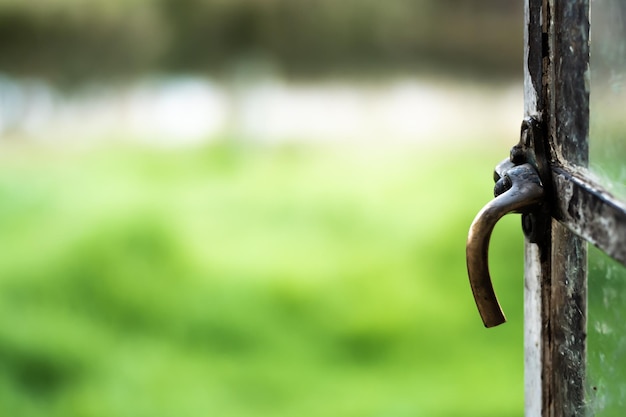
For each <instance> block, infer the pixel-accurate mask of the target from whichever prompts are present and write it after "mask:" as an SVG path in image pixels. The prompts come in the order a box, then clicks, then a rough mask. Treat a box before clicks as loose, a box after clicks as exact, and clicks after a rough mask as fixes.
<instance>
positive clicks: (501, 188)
mask: <svg viewBox="0 0 626 417" xmlns="http://www.w3.org/2000/svg"><path fill="white" fill-rule="evenodd" d="M495 176H496V180H497V183H496V186H495V190H494V192H495V195H496V198H494V199H493V200H491V201H490V202H489V203H488V204H487V205H486V206H485V207H483V209H482V210H481V211H480V212H479V213H478V214H477V215H476V218H475V219H474V221H473V222H472V225H471V226H470V230H469V235H468V237H467V246H466V255H467V272H468V275H469V280H470V285H471V286H472V292H473V293H474V300H475V301H476V306H477V307H478V312H479V313H480V316H481V318H482V319H483V323H484V324H485V327H493V326H497V325H499V324H502V323H504V322H505V321H506V318H505V316H504V313H503V312H502V308H501V307H500V303H499V302H498V299H497V297H496V294H495V292H494V290H493V284H492V283H491V276H490V275H489V263H488V251H489V239H490V238H491V232H492V231H493V228H494V226H495V225H496V223H497V222H498V220H500V219H501V218H502V217H503V216H504V215H505V214H508V213H526V212H528V211H530V210H532V209H533V207H535V206H537V205H538V204H539V203H540V202H541V201H542V200H543V196H544V190H543V186H542V184H541V180H540V179H539V174H538V173H537V171H536V170H535V168H534V167H533V166H532V165H531V164H528V163H525V164H522V165H514V164H513V163H512V162H511V161H509V160H508V159H507V160H504V161H502V162H501V163H500V164H499V165H498V166H497V167H496V173H495Z"/></svg>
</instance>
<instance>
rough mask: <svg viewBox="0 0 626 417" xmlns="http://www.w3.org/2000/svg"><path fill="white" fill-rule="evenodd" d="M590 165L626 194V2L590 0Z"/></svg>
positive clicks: (610, 185) (612, 187) (613, 188)
mask: <svg viewBox="0 0 626 417" xmlns="http://www.w3.org/2000/svg"><path fill="white" fill-rule="evenodd" d="M590 61H591V65H590V66H591V89H590V94H591V96H590V103H589V107H590V135H589V137H590V166H591V169H592V171H593V172H594V173H595V174H596V175H598V176H599V177H600V178H601V179H602V182H603V183H604V185H605V186H606V187H607V188H608V189H609V190H611V191H613V192H614V193H615V194H617V195H618V196H620V197H626V164H625V163H624V161H625V160H626V2H625V1H623V0H591V59H590Z"/></svg>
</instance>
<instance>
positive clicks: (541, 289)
mask: <svg viewBox="0 0 626 417" xmlns="http://www.w3.org/2000/svg"><path fill="white" fill-rule="evenodd" d="M589 1H590V0H525V30H524V40H525V53H524V63H525V65H524V113H525V116H526V117H530V116H532V117H534V118H536V119H538V120H539V121H540V122H541V126H542V130H543V132H542V135H541V138H540V140H539V141H538V143H539V145H538V146H543V147H544V149H545V150H546V153H547V155H548V158H549V166H550V171H551V179H550V181H547V184H544V187H546V191H547V195H548V196H549V203H548V204H549V213H548V214H547V215H548V216H550V219H547V224H549V225H550V226H549V230H548V232H547V233H546V234H545V236H543V237H542V238H541V239H540V240H539V241H538V243H530V242H529V241H528V240H526V243H525V277H524V280H525V293H524V316H525V319H524V378H525V413H526V416H527V417H536V416H542V417H560V416H563V417H565V416H567V417H571V416H583V415H586V407H585V376H586V367H585V365H586V325H587V242H591V243H593V244H594V245H596V246H597V247H598V248H600V249H601V250H603V251H604V252H606V253H607V254H608V255H610V256H611V257H613V258H614V259H616V260H618V261H619V262H621V263H622V264H625V265H626V204H624V202H622V201H620V200H618V199H616V198H615V197H613V196H612V195H611V194H610V193H609V192H607V191H605V190H604V189H603V188H602V187H601V186H600V185H599V184H597V183H595V182H594V181H592V180H591V178H590V176H589V175H588V173H587V171H586V168H587V165H588V159H589V157H588V155H589V145H588V143H589V142H588V137H589V84H590V83H589V29H590V21H589V20H590V13H589V10H590V3H589Z"/></svg>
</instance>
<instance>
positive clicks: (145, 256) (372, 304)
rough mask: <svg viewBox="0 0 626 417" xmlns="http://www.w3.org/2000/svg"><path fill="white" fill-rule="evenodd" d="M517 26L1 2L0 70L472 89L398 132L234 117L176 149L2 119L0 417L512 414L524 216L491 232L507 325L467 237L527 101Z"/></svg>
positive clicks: (73, 84) (436, 6)
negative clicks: (488, 301)
mask: <svg viewBox="0 0 626 417" xmlns="http://www.w3.org/2000/svg"><path fill="white" fill-rule="evenodd" d="M522 19H523V18H522V4H521V2H516V1H515V2H514V1H501V0H498V1H495V0H483V1H478V0H446V1H441V0H440V1H435V0H420V1H416V0H393V1H385V2H381V1H374V0H359V1H357V0H349V1H348V0H346V1H332V0H264V1H252V0H211V1H209V0H207V1H201V0H184V1H183V0H132V1H130V0H125V1H122V0H117V1H111V0H97V1H96V0H90V1H80V0H54V1H52V0H48V1H35V0H29V1H23V0H0V73H1V74H0V75H2V76H3V77H4V78H3V80H5V82H6V83H8V84H9V85H12V84H11V83H18V84H19V83H20V82H32V81H33V80H36V81H37V83H43V84H44V85H47V86H50V87H49V88H54V89H58V90H59V91H62V92H64V93H63V94H69V95H70V96H62V97H73V96H71V94H79V95H81V96H85V95H88V94H89V92H90V91H92V92H93V91H96V90H97V89H99V90H97V91H101V90H103V89H104V90H107V89H109V88H110V89H115V88H118V87H119V85H121V84H123V85H132V84H133V83H135V82H137V81H138V80H139V81H140V80H142V79H145V77H154V76H157V77H161V78H164V79H169V78H176V77H180V76H189V74H193V76H194V77H206V78H207V79H211V80H213V82H215V83H216V84H218V85H221V83H228V82H230V81H229V80H231V79H232V78H233V77H235V78H236V77H237V74H240V73H242V72H243V73H246V74H247V73H248V72H254V71H259V68H261V70H260V71H263V72H264V74H265V73H267V71H270V72H271V73H272V77H278V78H280V79H282V80H289V82H290V83H296V84H297V83H301V82H306V83H308V84H307V85H313V86H316V85H326V84H325V83H327V82H328V80H332V82H333V83H335V85H344V83H348V84H350V83H354V82H355V80H358V83H360V84H359V85H370V84H375V85H381V84H382V85H385V83H388V82H391V81H393V80H395V79H397V78H398V77H416V78H418V79H429V77H431V78H432V77H437V78H436V79H437V80H438V81H437V83H438V85H444V86H448V87H446V88H448V89H449V90H454V89H455V88H456V86H458V85H463V88H462V89H461V94H460V95H461V96H462V95H463V94H465V93H464V92H465V91H469V90H471V91H480V92H481V95H478V96H477V97H482V98H481V99H480V100H473V99H469V100H468V101H467V102H468V103H469V105H467V104H466V102H464V101H462V102H460V103H457V102H456V101H455V100H458V99H459V94H457V95H454V94H452V95H445V94H444V95H443V96H436V97H437V98H438V99H441V100H442V102H441V103H439V105H438V106H439V107H436V108H437V109H441V108H444V109H446V108H447V109H449V110H448V111H447V112H445V114H443V115H442V114H439V115H437V119H436V124H435V125H434V126H435V129H434V133H430V134H428V135H427V136H426V137H419V138H415V139H416V140H415V141H412V142H409V143H405V142H401V143H395V144H393V145H386V144H385V141H387V140H388V139H389V138H388V137H385V135H388V136H392V135H393V134H394V133H393V132H385V131H382V132H380V133H381V140H380V143H378V144H377V143H373V144H372V143H371V142H368V144H367V146H365V145H363V146H362V145H360V144H359V141H358V140H357V141H356V142H350V143H334V142H333V141H329V140H324V138H321V137H320V138H319V139H320V140H319V141H316V140H309V141H291V142H289V141H288V142H280V141H279V142H277V143H275V144H268V143H266V142H262V143H259V142H258V141H256V136H255V132H254V131H252V132H250V131H245V134H244V133H242V131H241V129H238V128H237V123H238V121H237V120H238V119H236V118H235V119H234V120H235V121H234V122H233V123H231V125H229V127H228V128H227V129H224V130H222V131H219V132H218V133H216V134H215V135H214V136H213V137H211V138H206V139H207V140H206V141H203V142H200V143H195V144H194V145H193V146H188V145H185V146H167V147H163V146H153V144H151V143H149V141H148V142H146V141H145V140H142V141H135V140H133V137H132V135H131V134H130V133H129V132H125V131H123V129H119V131H116V132H108V131H107V132H102V135H101V136H102V137H101V138H100V140H98V141H95V142H94V141H86V140H84V139H85V138H82V137H80V136H79V137H73V136H72V135H69V137H60V136H59V135H58V134H55V135H53V132H52V131H48V130H46V124H41V125H37V126H38V127H37V128H38V129H39V130H38V132H37V134H36V135H32V131H31V130H29V129H26V128H20V127H19V126H20V124H19V123H14V125H15V126H18V127H17V128H16V127H15V126H13V125H12V126H13V127H11V126H10V127H11V129H9V128H6V129H5V130H4V131H3V132H2V133H3V136H2V137H0V139H1V140H0V231H1V234H0V236H1V237H0V247H1V248H2V250H1V251H0V309H1V312H0V321H1V323H0V415H3V416H42V417H43V416H46V417H48V416H59V417H61V416H62V417H74V416H76V417H92V416H93V417H96V416H107V417H112V416H120V417H121V416H133V417H140V416H146V417H147V416H149V417H161V416H163V417H165V416H213V415H215V416H218V415H219V416H229V417H239V416H242V417H243V416H255V417H256V416H260V417H262V416H268V417H270V416H271V417H280V416H290V417H291V416H299V417H319V416H325V417H405V416H407V417H408V416H413V417H415V416H427V417H437V416H441V417H444V416H445V417H452V416H470V417H471V416H476V417H489V416H494V417H495V416H498V417H502V416H522V415H523V375H522V374H523V352H522V350H523V342H522V292H523V282H522V262H523V261H522V246H523V238H522V234H521V232H520V228H519V224H518V223H519V219H518V218H516V217H515V216H512V217H511V218H505V219H503V220H502V221H501V222H500V224H498V226H497V227H496V230H495V232H494V236H493V238H492V244H491V253H490V257H491V259H490V261H491V269H492V273H493V276H494V277H495V281H496V282H495V286H496V291H497V292H498V295H499V297H500V298H501V302H502V304H503V305H504V306H505V310H506V312H507V316H508V319H509V323H507V324H506V325H504V326H502V327H499V328H495V329H491V330H488V331H487V330H485V329H484V328H483V326H482V323H481V321H480V318H479V316H478V313H477V311H476V308H475V306H474V303H473V299H472V296H471V291H470V288H469V284H468V281H467V277H466V272H465V248H464V246H465V239H466V235H467V230H468V227H469V224H470V223H471V221H472V219H473V217H474V215H475V214H476V213H477V212H478V211H479V210H480V208H481V207H482V206H483V205H484V204H485V203H486V202H487V201H489V200H490V199H491V198H492V180H491V178H492V169H493V166H495V164H496V163H497V162H498V161H499V160H501V159H503V158H505V157H506V156H507V154H508V149H509V147H510V146H512V145H513V144H515V143H516V142H517V138H516V137H515V136H516V134H517V132H518V129H519V125H518V122H517V121H516V122H515V123H514V124H513V125H511V126H510V127H508V128H506V129H504V132H505V133H507V135H504V136H505V137H502V136H500V135H501V134H502V132H503V129H501V128H499V127H498V125H497V122H498V121H497V120H494V117H493V114H495V113H496V112H497V111H498V109H497V108H496V107H497V106H498V104H497V103H500V101H498V100H499V98H498V97H500V96H499V95H498V94H500V93H499V92H501V91H502V89H503V88H504V89H506V88H508V86H510V85H513V86H514V88H515V89H516V91H517V90H519V94H520V95H515V96H514V103H517V104H515V105H514V108H519V118H520V119H521V117H522V108H523V106H522V103H521V101H520V100H518V98H520V97H521V89H522V83H521V81H519V79H520V74H521V68H522V66H521V64H522V50H523V49H522V46H523V42H522ZM494 34H497V35H494ZM268 68H270V69H269V70H268ZM6 80H8V81H6ZM25 80H26V81H25ZM0 81H2V80H0ZM28 85H31V84H28ZM94 86H96V87H94ZM238 88H239V87H238ZM240 88H243V89H245V88H248V84H245V83H244V84H242V85H241V86H240ZM94 89H96V90H94ZM468 89H469V90H468ZM7 91H8V90H7ZM237 91H239V90H237ZM420 91H421V90H420ZM494 91H495V93H494ZM483 93H484V94H483ZM418 94H419V91H418ZM11 97H13V98H15V97H22V96H19V95H17V96H16V95H10V94H8V93H7V94H5V95H4V96H2V91H0V99H3V100H4V102H3V103H4V104H3V105H4V107H2V106H0V111H4V112H5V119H6V120H9V119H8V117H9V116H7V114H9V113H10V111H11V109H13V108H15V106H17V104H16V103H17V101H15V100H14V101H11V100H10V98H11ZM470 97H474V96H473V95H471V96H470ZM1 101H2V100H0V102H1ZM59 101H60V102H63V99H60V100H59ZM515 106H516V107H515ZM472 108H474V109H476V111H475V112H474V113H470V114H472V115H473V116H472V117H468V116H467V114H465V112H466V111H467V112H471V110H472ZM429 109H430V106H429V102H428V99H427V100H425V104H424V105H423V107H419V108H412V109H408V110H409V113H411V112H413V113H414V114H415V117H419V115H420V114H422V113H425V112H427V111H428V110H429ZM187 110H188V109H187V108H185V106H183V109H182V112H183V113H184V112H185V111H187ZM189 110H190V109H189ZM279 113H280V112H279ZM0 115H1V112H0ZM428 117H430V116H428ZM433 117H434V116H433ZM0 120H1V118H0ZM353 122H354V123H357V124H358V123H361V122H362V123H365V122H366V120H365V119H358V118H357V119H356V121H354V120H353ZM7 123H8V122H7ZM71 123H72V124H74V125H76V126H80V125H81V124H83V123H85V122H84V120H82V119H80V118H79V119H75V120H73V121H71ZM317 123H319V124H320V125H323V124H324V123H325V121H324V120H318V121H317ZM232 124H235V126H233V125H232ZM6 126H8V125H6ZM26 126H27V127H28V126H29V125H26ZM447 126H458V132H460V133H458V134H457V135H456V136H453V137H450V135H447V134H444V133H442V134H437V131H438V129H439V130H441V131H442V132H447V130H446V127H447ZM0 127H1V126H0ZM0 131H2V130H1V129H0ZM508 133H510V136H508ZM48 135H50V137H52V136H54V138H55V139H54V140H45V139H46V136H48ZM61 136H62V135H61ZM42 137H43V139H44V140H42Z"/></svg>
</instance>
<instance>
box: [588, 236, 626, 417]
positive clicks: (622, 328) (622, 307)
mask: <svg viewBox="0 0 626 417" xmlns="http://www.w3.org/2000/svg"><path fill="white" fill-rule="evenodd" d="M588 291H589V292H588V297H589V298H588V309H589V310H588V314H589V315H588V323H587V381H586V390H587V403H588V413H587V415H588V416H596V417H622V416H623V415H624V410H625V409H626V314H625V313H626V267H624V266H623V265H621V264H620V263H618V262H616V261H614V260H613V259H611V258H609V257H608V256H607V255H606V254H604V253H603V252H601V251H600V250H598V249H596V248H595V247H592V246H591V245H590V248H589V290H588Z"/></svg>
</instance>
